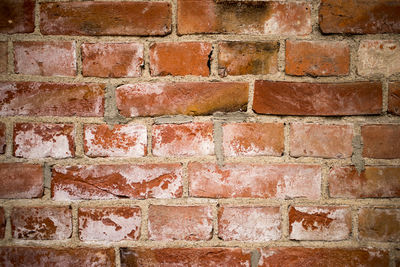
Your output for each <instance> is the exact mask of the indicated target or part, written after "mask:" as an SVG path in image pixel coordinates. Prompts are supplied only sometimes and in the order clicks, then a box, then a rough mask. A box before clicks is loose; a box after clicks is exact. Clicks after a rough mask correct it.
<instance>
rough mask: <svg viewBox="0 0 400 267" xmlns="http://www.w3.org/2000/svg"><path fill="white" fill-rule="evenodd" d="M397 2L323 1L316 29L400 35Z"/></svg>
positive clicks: (335, 31) (362, 0)
mask: <svg viewBox="0 0 400 267" xmlns="http://www.w3.org/2000/svg"><path fill="white" fill-rule="evenodd" d="M399 13H400V3H399V2H398V1H396V0H374V1H365V0H322V1H321V6H320V9H319V25H320V28H321V31H322V32H323V33H350V34H366V33H400V17H399Z"/></svg>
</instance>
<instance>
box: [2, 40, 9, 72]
mask: <svg viewBox="0 0 400 267" xmlns="http://www.w3.org/2000/svg"><path fill="white" fill-rule="evenodd" d="M7 49H8V44H7V42H0V73H6V72H7V64H8V52H7Z"/></svg>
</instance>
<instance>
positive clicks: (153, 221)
mask: <svg viewBox="0 0 400 267" xmlns="http://www.w3.org/2000/svg"><path fill="white" fill-rule="evenodd" d="M212 221H213V218H212V209H211V207H207V206H153V205H152V206H150V208H149V222H148V229H149V239H150V240H162V241H167V240H191V241H197V240H210V239H211V237H212V231H213V225H212Z"/></svg>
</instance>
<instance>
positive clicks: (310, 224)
mask: <svg viewBox="0 0 400 267" xmlns="http://www.w3.org/2000/svg"><path fill="white" fill-rule="evenodd" d="M350 233H351V212H350V209H349V208H346V207H325V206H320V207H304V206H302V207H301V206H296V207H290V209H289V235H290V239H294V240H330V241H332V240H344V239H348V238H349V236H350Z"/></svg>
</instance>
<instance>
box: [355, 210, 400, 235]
mask: <svg viewBox="0 0 400 267" xmlns="http://www.w3.org/2000/svg"><path fill="white" fill-rule="evenodd" d="M358 231H359V237H360V238H361V239H362V240H371V241H383V242H400V209H391V208H361V210H360V212H359V215H358Z"/></svg>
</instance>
